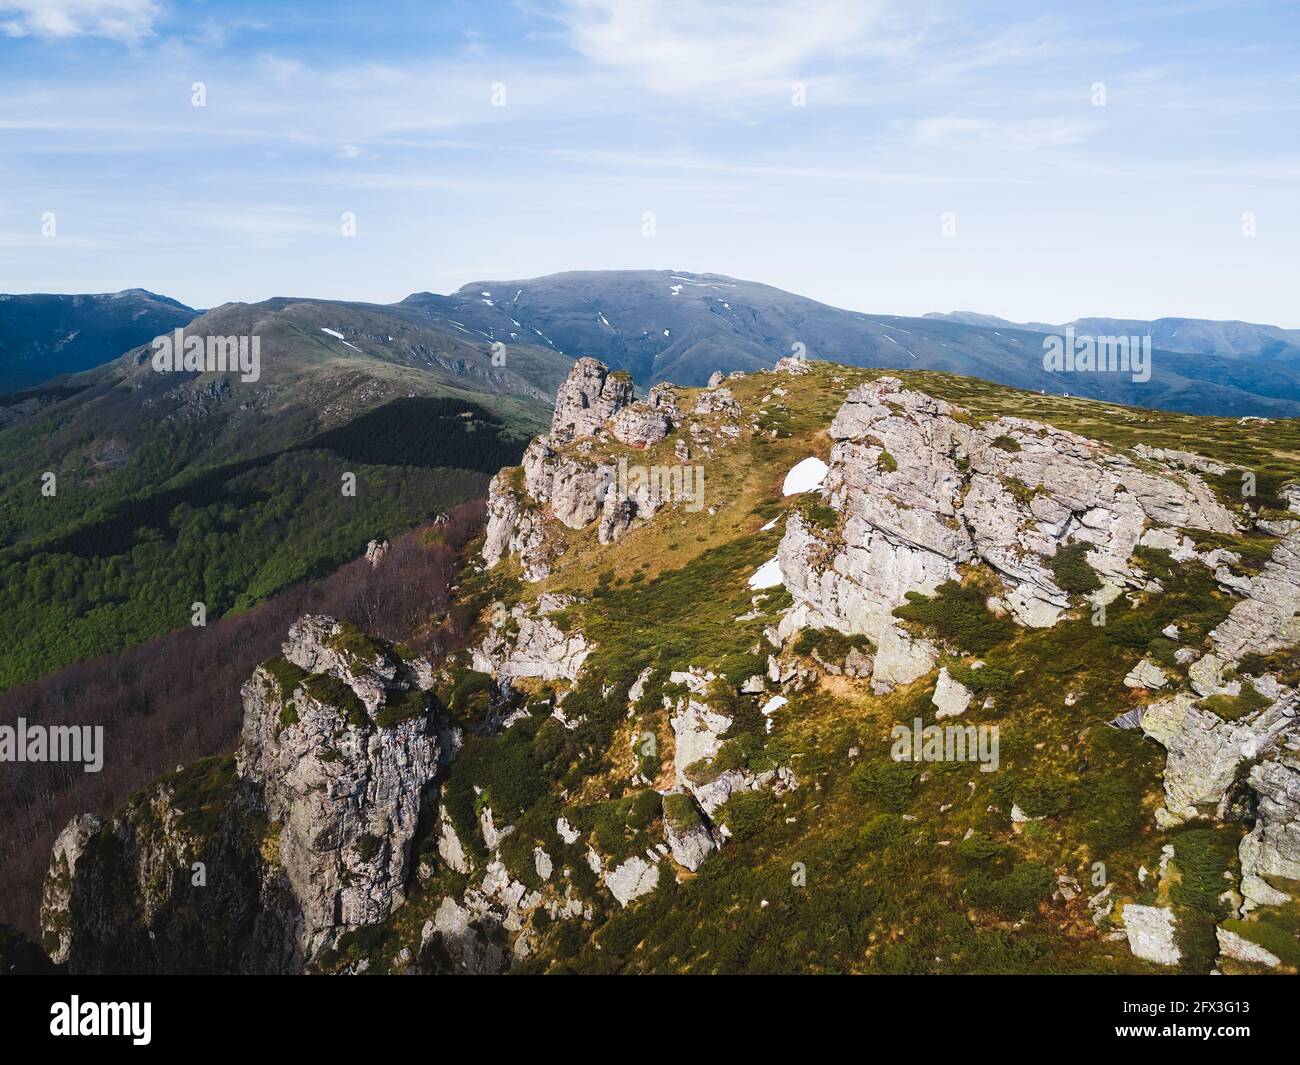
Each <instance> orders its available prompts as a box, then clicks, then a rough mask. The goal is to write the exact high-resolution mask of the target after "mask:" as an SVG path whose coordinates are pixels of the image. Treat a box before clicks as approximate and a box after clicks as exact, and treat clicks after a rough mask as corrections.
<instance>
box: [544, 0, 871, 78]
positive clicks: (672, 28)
mask: <svg viewBox="0 0 1300 1065" xmlns="http://www.w3.org/2000/svg"><path fill="white" fill-rule="evenodd" d="M887 7H888V5H887V3H886V2H885V0H802V2H801V3H797V4H792V3H789V2H785V0H749V2H744V3H733V2H722V3H705V2H702V0H673V2H665V0H561V3H560V4H559V5H558V6H557V7H556V8H555V9H554V12H553V14H554V17H555V19H556V20H557V21H558V22H559V23H560V24H561V26H562V27H563V30H564V33H565V36H566V39H567V41H568V43H569V44H570V46H571V47H573V48H574V49H575V50H577V51H578V52H579V53H581V54H582V55H583V56H585V57H586V58H587V59H589V60H591V61H592V62H594V63H598V64H600V65H601V66H605V67H611V68H616V69H620V70H624V71H626V72H628V73H630V74H631V75H632V76H633V77H635V78H636V79H637V80H638V81H640V82H642V83H643V84H645V85H647V86H649V87H650V88H651V89H654V90H655V91H657V92H661V93H669V94H675V95H680V94H684V93H693V92H702V91H710V92H720V93H724V94H727V95H731V94H738V95H747V94H753V93H770V92H772V91H773V90H775V89H778V88H781V87H788V86H789V84H790V82H791V81H792V80H794V79H799V78H801V77H805V76H807V75H809V74H810V69H809V68H810V67H812V66H814V65H819V64H821V63H822V62H824V61H825V60H826V59H827V58H829V57H844V56H849V55H862V54H866V53H869V52H871V51H872V50H874V49H880V48H884V47H886V44H887V41H886V38H885V36H884V34H883V32H882V30H881V26H882V22H883V19H882V16H883V14H884V13H885V11H886V9H887Z"/></svg>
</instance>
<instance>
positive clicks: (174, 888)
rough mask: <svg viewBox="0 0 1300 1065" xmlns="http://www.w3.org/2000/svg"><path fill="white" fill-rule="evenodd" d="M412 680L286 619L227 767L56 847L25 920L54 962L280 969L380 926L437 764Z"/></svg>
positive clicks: (207, 771) (247, 701)
mask: <svg viewBox="0 0 1300 1065" xmlns="http://www.w3.org/2000/svg"><path fill="white" fill-rule="evenodd" d="M417 672H418V671H416V670H413V669H412V668H411V666H409V665H408V664H407V663H406V662H404V661H402V660H401V659H400V658H398V657H397V656H396V655H395V654H394V653H392V652H391V651H389V650H388V649H387V648H386V647H385V646H383V645H381V644H379V643H377V642H375V641H373V640H370V639H368V638H367V637H365V636H364V635H362V634H361V633H360V632H359V631H357V630H356V629H354V628H351V627H350V626H346V625H343V624H341V623H339V622H337V621H335V620H334V619H333V618H327V617H323V616H310V615H309V616H306V617H303V618H301V619H300V620H299V621H298V622H296V623H295V624H294V625H293V626H292V627H291V628H290V630H289V638H288V640H287V641H286V642H285V644H284V646H283V657H282V658H276V659H271V660H269V661H268V662H264V663H263V664H262V665H260V666H258V667H257V669H256V670H255V671H254V673H253V675H252V677H251V678H250V679H249V680H248V682H247V683H246V684H245V685H244V687H243V690H242V695H243V700H244V725H243V731H242V735H241V739H240V743H239V748H238V750H237V752H236V755H235V757H234V758H233V759H231V758H226V759H216V760H208V761H207V762H202V763H198V764H196V765H195V766H193V767H188V768H185V769H182V770H180V771H178V772H177V773H175V774H172V776H170V777H166V778H164V779H163V780H161V781H160V782H158V783H157V784H156V785H154V786H153V787H152V788H150V789H146V790H145V791H144V792H141V793H139V794H138V795H137V796H136V797H135V798H133V799H132V801H131V803H130V805H129V806H128V807H127V808H126V809H125V810H123V811H122V812H121V813H119V814H118V815H117V816H115V817H114V818H113V819H112V820H111V821H109V822H105V823H98V822H97V820H96V819H88V818H84V817H83V818H78V819H74V820H73V822H72V823H71V824H70V825H69V826H68V828H67V829H65V831H64V832H63V834H62V835H61V836H60V837H59V842H58V845H57V846H56V848H55V854H54V860H53V862H52V865H51V870H50V877H49V881H48V883H47V888H46V910H45V913H44V914H43V923H44V924H45V927H46V930H47V932H49V933H51V935H52V942H54V943H56V944H57V949H58V953H59V956H60V958H61V959H64V960H67V961H68V963H69V965H70V967H71V968H72V969H73V970H74V971H91V972H93V971H98V970H100V969H101V968H103V967H105V966H107V965H110V964H111V965H112V966H113V967H116V968H125V969H127V970H128V971H154V972H173V971H218V972H230V971H253V972H292V971H299V970H300V969H301V967H302V966H303V965H304V964H306V963H308V962H310V961H311V960H312V959H313V958H315V957H316V956H317V955H318V954H319V953H320V952H321V951H322V950H324V949H326V948H327V947H330V946H333V945H334V944H335V943H336V942H337V940H338V937H339V936H340V935H341V934H342V933H344V932H346V931H348V930H350V929H354V928H359V927H362V926H365V925H369V924H374V923H376V922H378V921H382V920H384V919H385V918H386V917H388V916H389V914H390V913H391V912H392V911H393V910H394V909H395V908H396V907H397V906H398V905H400V904H401V902H402V900H403V898H404V894H405V888H406V881H407V879H408V876H409V873H410V868H409V865H410V844H411V839H412V837H413V835H414V833H415V827H416V821H417V818H418V816H419V813H420V809H421V805H422V797H423V793H424V790H425V788H426V787H427V785H428V784H429V783H430V781H432V779H433V777H434V775H435V774H436V773H437V771H438V768H439V765H440V760H441V750H440V745H439V740H438V736H437V729H436V724H435V721H434V714H433V710H432V707H431V705H430V700H429V697H428V696H427V695H426V694H425V693H424V692H423V691H422V690H421V688H420V686H419V684H418V683H417V680H418V679H419V678H418V677H417ZM110 959H111V961H110Z"/></svg>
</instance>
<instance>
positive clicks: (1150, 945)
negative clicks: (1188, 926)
mask: <svg viewBox="0 0 1300 1065" xmlns="http://www.w3.org/2000/svg"><path fill="white" fill-rule="evenodd" d="M1123 918H1124V934H1125V935H1127V936H1128V946H1129V950H1131V951H1132V952H1133V955H1134V957H1137V958H1142V959H1143V960H1145V961H1153V962H1155V963H1156V964H1157V965H1177V964H1178V963H1179V961H1181V960H1182V952H1181V951H1180V950H1179V949H1178V944H1177V943H1176V942H1175V940H1174V929H1175V927H1176V926H1177V923H1178V922H1177V918H1175V917H1174V911H1173V910H1169V909H1165V908H1164V907H1162V906H1136V905H1133V904H1129V905H1128V906H1125V907H1124V911H1123Z"/></svg>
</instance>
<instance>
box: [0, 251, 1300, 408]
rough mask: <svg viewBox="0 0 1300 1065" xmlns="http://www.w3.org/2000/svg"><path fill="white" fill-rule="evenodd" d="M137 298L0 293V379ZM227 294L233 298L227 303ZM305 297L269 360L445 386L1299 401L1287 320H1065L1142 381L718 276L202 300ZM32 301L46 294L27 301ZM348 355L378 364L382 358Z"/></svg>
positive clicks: (280, 309)
mask: <svg viewBox="0 0 1300 1065" xmlns="http://www.w3.org/2000/svg"><path fill="white" fill-rule="evenodd" d="M146 297H148V294H141V293H134V294H133V293H122V294H119V295H118V296H116V297H44V296H41V297H35V296H34V297H17V296H11V297H5V299H7V300H8V301H9V302H8V304H7V306H9V307H10V308H11V310H10V314H11V316H12V315H14V313H15V312H14V310H13V308H14V307H18V306H25V301H33V308H32V309H31V310H30V311H29V312H27V314H26V317H25V319H24V321H25V322H26V323H27V324H26V325H25V327H24V328H25V330H26V331H25V332H20V333H19V334H18V335H17V336H16V337H15V338H10V339H9V340H8V341H7V344H8V348H7V349H6V348H5V347H3V346H0V351H5V350H9V351H10V352H11V354H10V355H9V356H8V357H7V360H6V362H7V364H8V365H10V366H13V367H21V373H19V372H18V371H17V370H14V371H11V373H10V378H9V380H10V381H11V384H10V387H11V388H12V387H14V386H13V384H12V382H13V381H20V382H21V383H22V386H23V387H26V386H28V385H30V384H31V383H32V382H33V381H34V380H35V379H37V378H42V377H54V376H56V375H57V374H62V373H66V372H68V371H69V370H72V369H80V368H81V365H85V364H87V363H86V362H85V360H87V359H92V358H94V356H92V355H91V354H83V355H81V356H80V359H81V364H80V365H78V364H77V360H73V359H70V358H67V357H65V356H66V353H67V350H68V349H69V347H70V346H71V345H73V344H74V341H73V340H69V339H68V338H69V336H72V335H74V334H75V336H76V342H77V343H80V341H81V337H82V336H83V335H84V334H85V332H86V331H85V330H82V331H81V332H78V331H77V330H76V328H75V323H72V322H70V321H69V320H68V318H67V315H68V314H69V313H72V308H74V307H75V306H77V305H78V304H77V303H76V301H78V300H83V301H90V302H88V303H85V304H84V306H85V307H86V308H87V313H91V314H100V315H102V314H103V311H102V310H101V309H100V308H101V307H102V306H103V301H105V300H107V301H108V305H110V306H112V305H115V304H114V301H117V302H119V303H122V304H123V305H124V306H129V307H132V308H133V310H132V313H133V314H134V315H135V317H134V318H133V325H134V327H135V329H136V332H135V334H134V335H133V340H132V343H134V344H139V343H143V342H144V341H146V340H148V339H150V338H151V337H152V336H153V335H154V334H155V333H156V332H161V331H163V330H162V329H159V328H158V325H159V324H161V323H162V319H163V318H165V317H166V316H165V315H164V316H162V317H159V316H157V315H155V316H154V317H152V318H151V317H150V316H149V315H148V314H147V313H146V310H145V308H144V307H143V306H141V305H140V304H141V301H145V300H146ZM148 299H150V300H153V301H155V304H156V305H157V307H158V308H161V309H162V310H166V311H167V312H169V314H170V315H171V317H172V318H176V317H184V316H185V315H187V314H188V315H192V314H195V313H197V312H192V311H190V310H189V309H188V308H182V307H181V305H179V304H174V303H172V302H171V301H162V298H161V297H148ZM50 300H62V301H64V302H63V303H61V304H58V307H59V308H60V310H61V311H62V312H63V315H62V316H61V317H60V316H58V315H54V314H52V313H51V312H50V311H49V309H48V301H50ZM97 301H98V302H97ZM146 302H147V301H146ZM155 304H148V306H151V307H152V306H155ZM3 306H6V305H5V304H0V307H3ZM234 307H244V308H246V309H245V310H243V311H238V312H236V311H233V310H232V309H231V308H234ZM306 307H310V308H313V311H312V314H314V315H315V316H316V317H317V318H320V319H321V321H322V322H323V321H325V319H327V318H330V316H331V315H333V316H334V319H335V321H336V327H330V326H323V327H318V328H317V329H316V330H314V331H313V330H308V331H307V332H306V333H304V332H302V331H299V332H296V333H293V334H292V335H289V334H281V336H280V337H279V339H280V340H281V341H286V340H288V341H291V342H290V343H288V344H287V345H282V346H281V348H280V349H279V354H278V356H277V358H278V359H280V360H281V361H282V362H283V363H286V364H287V363H288V362H291V361H293V360H295V359H299V358H301V359H302V360H304V363H303V365H311V364H312V362H313V360H314V359H316V358H318V357H319V356H320V355H321V354H323V352H324V351H325V350H327V349H328V348H329V339H330V338H329V334H319V328H333V329H334V330H335V332H338V333H340V334H341V336H338V337H335V338H333V339H334V340H335V341H337V343H335V344H334V345H333V347H334V349H335V354H336V355H351V356H357V357H363V356H364V357H367V358H368V359H370V360H377V361H378V362H380V363H386V364H389V366H390V367H391V366H405V367H408V368H410V369H413V370H416V371H419V372H421V373H423V372H429V371H431V372H433V373H434V374H435V375H437V374H442V375H444V377H445V375H446V374H448V373H450V374H451V375H452V376H453V377H454V378H456V379H457V380H458V381H459V382H460V384H461V385H464V384H467V383H468V384H471V386H472V387H476V385H475V384H474V383H475V382H477V383H482V384H483V387H484V389H485V390H486V391H489V392H493V393H500V392H517V393H520V394H528V393H529V388H528V386H529V385H531V386H533V392H532V393H531V394H535V395H538V396H539V397H540V396H542V395H549V393H550V392H553V391H554V388H555V385H556V384H557V383H558V380H559V378H560V376H562V374H563V370H564V367H565V366H567V365H568V360H571V359H574V358H578V357H581V356H584V355H590V356H593V357H596V358H599V359H601V360H602V361H603V362H605V363H606V364H608V365H609V366H611V367H613V368H615V369H620V370H626V371H627V372H628V373H630V374H631V375H632V377H633V379H634V381H635V382H636V384H637V385H638V386H640V387H642V388H648V387H649V386H651V385H653V384H657V383H660V382H669V383H674V384H679V385H686V386H698V385H701V384H704V383H705V382H706V381H707V380H708V378H709V377H710V376H711V375H712V374H713V373H714V372H715V371H722V372H723V373H724V374H727V373H732V372H735V371H737V370H741V371H753V370H757V369H762V368H770V367H771V366H772V365H773V364H774V363H775V362H776V360H777V359H779V358H782V357H784V356H787V355H791V354H796V353H802V354H805V355H806V356H807V357H809V358H812V359H825V360H832V361H836V362H840V363H842V364H845V365H851V366H863V367H881V368H894V369H932V370H942V371H945V372H950V373H957V374H962V375H965V376H972V377H980V378H983V379H985V380H988V381H993V382H995V383H998V384H1005V385H1011V386H1013V387H1016V388H1023V389H1026V390H1031V391H1036V392H1045V393H1048V394H1054V395H1078V396H1085V397H1088V398H1093V399H1099V400H1103V401H1106V402H1111V403H1122V404H1126V405H1131V406H1141V407H1148V408H1154V409H1159V410H1174V411H1186V412H1189V413H1199V414H1220V415H1231V416H1235V417H1242V416H1247V415H1253V416H1273V417H1291V416H1296V415H1300V332H1298V331H1294V330H1285V329H1281V328H1278V327H1275V326H1268V325H1252V324H1250V323H1244V322H1212V321H1207V320H1197V319H1184V318H1166V319H1157V320H1154V321H1136V320H1125V319H1109V318H1085V319H1079V320H1077V321H1075V322H1073V323H1069V324H1070V325H1071V326H1073V328H1074V331H1075V333H1076V334H1079V335H1084V334H1090V335H1094V336H1113V335H1122V336H1139V337H1148V336H1149V337H1150V343H1151V346H1152V349H1153V350H1152V352H1151V367H1152V372H1151V376H1150V380H1145V381H1144V380H1135V379H1134V376H1135V375H1134V374H1130V373H1096V372H1076V373H1060V372H1053V371H1051V370H1049V369H1046V368H1045V367H1044V334H1048V333H1059V332H1061V331H1063V330H1064V329H1065V328H1066V327H1065V326H1064V325H1063V326H1052V325H1046V324H1043V323H1027V324H1016V323H1012V322H1008V321H1005V320H1003V319H1000V318H995V317H992V316H988V315H979V314H973V313H969V312H956V313H953V314H946V315H943V314H931V315H926V316H924V317H920V318H914V317H913V318H909V317H900V316H893V315H881V314H866V313H862V312H858V311H848V310H843V309H840V308H837V307H831V306H829V305H827V304H824V303H819V302H817V301H816V300H812V299H808V298H806V297H803V296H798V295H795V294H793V293H789V292H785V291H782V290H781V289H778V288H773V287H771V286H769V285H762V284H758V283H755V282H752V281H744V280H740V279H737V278H732V277H726V276H723V275H720V274H693V273H686V272H674V271H667V270H660V271H655V270H623V271H620V270H604V271H576V272H570V273H561V274H553V275H549V276H546V277H539V278H532V279H526V280H513V281H501V280H496V281H491V280H489V281H476V282H473V283H471V284H468V285H465V286H463V287H462V288H461V289H459V290H457V291H456V292H454V293H451V294H449V295H438V294H435V293H430V292H417V293H413V294H412V295H410V296H408V297H406V298H405V299H404V300H402V301H400V302H398V303H395V304H388V305H381V304H362V303H347V302H338V301H328V300H312V299H288V298H277V299H272V300H268V301H265V302H264V303H259V304H251V305H244V304H232V305H227V307H225V308H218V310H219V311H221V312H222V316H223V318H224V319H227V320H228V319H230V317H231V315H234V316H236V317H242V318H243V322H242V326H243V327H244V328H251V327H252V325H253V324H255V322H256V321H259V320H260V319H258V314H259V313H266V314H270V315H272V316H281V317H282V316H285V315H286V314H288V320H290V321H292V320H293V313H297V311H295V312H290V309H291V308H296V309H297V310H298V311H301V310H302V309H303V308H306ZM41 308H46V309H45V310H44V311H41V313H38V311H40V309H41ZM247 308H261V309H262V312H258V311H256V310H249V309H247ZM41 314H44V315H45V318H44V319H42V317H41ZM313 320H314V319H313ZM2 321H3V320H2V319H0V322H2ZM40 321H46V323H47V324H46V327H45V329H44V332H41V331H40V330H39V329H37V328H36V325H35V324H33V323H37V322H40ZM220 324H222V322H221V319H211V318H206V317H205V318H202V319H199V320H198V321H197V322H196V323H195V326H196V328H198V329H206V330H211V329H215V328H216V326H217V325H220ZM318 334H319V335H318ZM4 336H5V333H4V327H3V325H0V345H4V344H5V343H6V342H5V340H4ZM308 341H310V343H308ZM493 345H501V347H500V348H494V347H493ZM126 346H130V345H124V346H123V348H121V349H119V350H125V347H126ZM76 350H77V351H79V352H81V351H84V350H85V349H83V348H77V349H76ZM94 350H95V351H97V352H98V360H97V361H104V360H105V359H107V358H108V357H109V350H110V348H109V347H108V346H106V345H103V344H101V345H100V347H98V348H97V349H94ZM494 351H496V352H497V355H496V361H495V363H494V362H493V352H494ZM56 353H57V354H56ZM114 354H116V352H114ZM503 362H504V365H502V363H503ZM365 365H367V366H371V368H373V369H375V372H376V373H378V374H379V375H380V376H384V377H387V376H391V373H392V370H391V369H381V368H379V367H377V366H373V364H372V363H370V362H366V363H365ZM44 370H48V371H49V372H43V371H44ZM15 375H17V376H15ZM3 385H4V378H0V388H3ZM20 401H26V402H27V403H28V405H29V407H30V406H32V405H33V404H32V401H31V398H30V396H28V395H27V394H26V393H25V394H24V395H23V396H22V397H12V396H11V397H9V400H8V404H7V406H9V407H13V406H14V405H15V404H17V403H18V402H20Z"/></svg>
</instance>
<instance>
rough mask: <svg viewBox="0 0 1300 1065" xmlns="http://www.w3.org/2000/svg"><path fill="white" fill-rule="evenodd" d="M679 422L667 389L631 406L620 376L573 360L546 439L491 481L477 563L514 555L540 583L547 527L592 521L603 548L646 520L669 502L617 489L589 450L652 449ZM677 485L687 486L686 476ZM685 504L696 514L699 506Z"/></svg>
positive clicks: (547, 559) (612, 473)
mask: <svg viewBox="0 0 1300 1065" xmlns="http://www.w3.org/2000/svg"><path fill="white" fill-rule="evenodd" d="M724 391H725V390H724ZM680 418H681V411H680V409H679V407H678V404H677V393H676V390H675V389H674V388H673V387H672V386H671V385H656V386H655V387H654V388H652V389H651V390H650V393H649V395H648V396H647V397H646V398H645V399H644V400H639V401H637V400H634V399H633V387H632V381H631V378H629V377H628V376H627V375H626V374H623V373H618V372H611V371H610V370H609V368H608V367H607V366H605V365H604V364H603V363H600V362H597V361H596V360H595V359H590V358H584V359H579V360H578V361H577V363H576V364H575V365H574V367H573V369H572V370H571V371H570V373H569V376H568V378H567V380H566V381H565V382H564V384H563V385H561V387H560V390H559V392H558V393H557V395H556V406H555V414H554V416H553V418H552V421H551V431H550V433H549V434H548V435H546V436H539V437H536V438H534V439H533V440H532V442H531V443H529V445H528V447H527V449H526V450H525V452H524V457H523V461H522V463H521V467H520V469H517V470H503V471H502V472H501V473H499V474H497V475H496V477H494V478H493V479H492V483H491V486H490V487H489V490H488V520H487V537H486V539H485V541H484V544H483V560H484V562H486V564H487V565H488V566H489V567H492V566H495V565H496V564H497V563H498V562H500V561H501V560H502V559H503V558H507V557H511V556H514V557H517V558H518V559H519V564H520V567H521V568H522V570H523V575H524V579H525V580H528V581H540V580H544V579H545V578H546V577H547V576H548V575H549V574H550V572H551V568H552V565H553V562H554V557H555V555H556V553H557V552H558V550H559V546H558V545H557V544H555V543H554V542H553V541H554V538H553V537H549V536H548V529H547V523H548V522H549V521H552V520H553V521H555V522H558V523H559V524H560V525H562V526H564V527H565V528H568V529H575V530H576V529H585V528H586V527H587V526H589V525H591V524H592V522H595V521H597V520H599V523H600V524H599V526H598V529H597V536H598V540H599V542H600V543H602V544H607V543H611V542H613V541H614V540H617V539H618V538H619V537H620V536H621V535H622V534H623V533H624V532H626V531H627V530H628V529H629V528H631V526H632V523H633V521H634V520H635V519H638V518H643V519H649V518H652V517H653V516H654V514H655V512H656V511H657V510H658V509H659V507H660V506H661V505H663V504H664V503H666V502H668V501H669V500H668V499H667V498H666V497H665V495H664V493H663V492H662V491H659V490H657V489H656V488H654V487H652V486H651V485H646V484H636V485H629V484H625V483H624V480H625V478H622V477H617V476H616V475H617V474H618V473H619V471H620V470H621V471H622V472H624V473H626V470H625V468H624V467H619V468H618V469H617V470H616V468H615V466H614V465H613V464H612V463H601V462H598V461H596V460H595V459H594V458H593V457H591V449H592V447H593V446H594V445H595V444H597V443H600V442H603V443H606V444H607V443H608V440H609V437H611V436H612V437H613V438H614V439H615V440H617V441H619V442H620V443H623V444H625V445H627V446H629V447H632V448H636V449H638V450H643V449H645V448H648V447H653V446H654V445H655V444H657V443H658V442H659V441H660V440H663V439H664V437H666V436H667V435H668V434H669V433H671V432H672V431H673V430H674V429H675V428H676V427H677V425H678V422H679V420H680ZM593 437H596V438H597V440H593V439H591V438H593ZM678 443H679V444H681V441H679V442H678ZM570 445H573V446H570ZM679 450H680V449H679ZM688 454H689V449H688ZM681 480H682V478H681V475H680V474H679V476H678V481H679V482H681ZM685 487H686V488H689V487H690V479H689V478H686V483H685ZM680 494H681V495H682V496H683V497H684V496H685V495H686V494H688V493H686V492H682V493H680ZM675 501H676V502H682V501H683V499H682V498H677V499H675ZM689 502H691V503H692V504H693V505H694V506H695V508H696V509H698V508H699V505H700V503H701V501H700V500H694V499H692V500H689Z"/></svg>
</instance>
